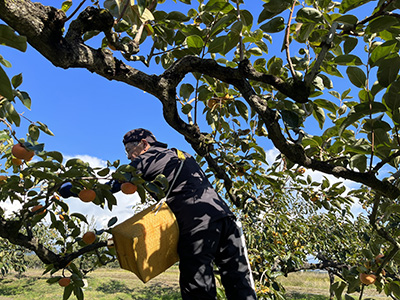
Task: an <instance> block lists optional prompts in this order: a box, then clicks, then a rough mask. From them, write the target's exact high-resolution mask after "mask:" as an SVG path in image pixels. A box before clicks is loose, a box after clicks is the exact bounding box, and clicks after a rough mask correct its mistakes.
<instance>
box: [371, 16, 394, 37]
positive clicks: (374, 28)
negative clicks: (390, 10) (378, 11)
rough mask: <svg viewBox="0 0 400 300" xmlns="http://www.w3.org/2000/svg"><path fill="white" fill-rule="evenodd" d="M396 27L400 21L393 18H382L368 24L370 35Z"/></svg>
mask: <svg viewBox="0 0 400 300" xmlns="http://www.w3.org/2000/svg"><path fill="white" fill-rule="evenodd" d="M394 25H399V21H398V19H397V18H395V17H392V16H381V17H378V18H376V19H374V20H372V21H371V22H370V23H369V24H368V26H367V31H368V32H370V33H378V32H381V31H383V30H386V29H388V28H390V27H392V26H394Z"/></svg>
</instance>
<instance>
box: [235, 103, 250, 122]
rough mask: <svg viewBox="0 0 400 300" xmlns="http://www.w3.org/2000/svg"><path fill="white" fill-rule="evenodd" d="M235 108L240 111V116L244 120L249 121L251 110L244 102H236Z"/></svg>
mask: <svg viewBox="0 0 400 300" xmlns="http://www.w3.org/2000/svg"><path fill="white" fill-rule="evenodd" d="M235 107H236V109H237V110H238V112H239V114H240V115H241V116H242V118H243V119H245V120H246V121H248V119H249V110H248V108H247V106H246V104H244V103H243V102H242V101H239V100H235Z"/></svg>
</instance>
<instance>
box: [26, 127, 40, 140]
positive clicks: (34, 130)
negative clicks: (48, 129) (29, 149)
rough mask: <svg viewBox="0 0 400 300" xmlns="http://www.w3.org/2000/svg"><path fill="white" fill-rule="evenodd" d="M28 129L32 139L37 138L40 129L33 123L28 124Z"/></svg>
mask: <svg viewBox="0 0 400 300" xmlns="http://www.w3.org/2000/svg"><path fill="white" fill-rule="evenodd" d="M28 131H29V136H30V137H31V139H32V140H34V141H37V140H38V139H39V135H40V131H39V128H38V127H37V126H36V125H35V124H31V125H29V128H28Z"/></svg>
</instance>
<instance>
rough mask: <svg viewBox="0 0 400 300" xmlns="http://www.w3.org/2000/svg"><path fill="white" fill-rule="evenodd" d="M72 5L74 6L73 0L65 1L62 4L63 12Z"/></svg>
mask: <svg viewBox="0 0 400 300" xmlns="http://www.w3.org/2000/svg"><path fill="white" fill-rule="evenodd" d="M71 6H72V0H67V1H64V2H63V3H62V5H61V10H62V11H63V12H67V11H68V10H69V9H70V7H71Z"/></svg>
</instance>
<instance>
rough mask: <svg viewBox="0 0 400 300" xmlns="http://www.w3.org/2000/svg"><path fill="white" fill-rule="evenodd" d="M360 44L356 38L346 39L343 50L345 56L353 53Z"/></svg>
mask: <svg viewBox="0 0 400 300" xmlns="http://www.w3.org/2000/svg"><path fill="white" fill-rule="evenodd" d="M357 44H358V39H356V38H351V37H349V38H346V39H345V41H344V44H343V50H344V53H345V54H349V53H350V52H351V51H353V50H354V48H355V47H356V46H357Z"/></svg>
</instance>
